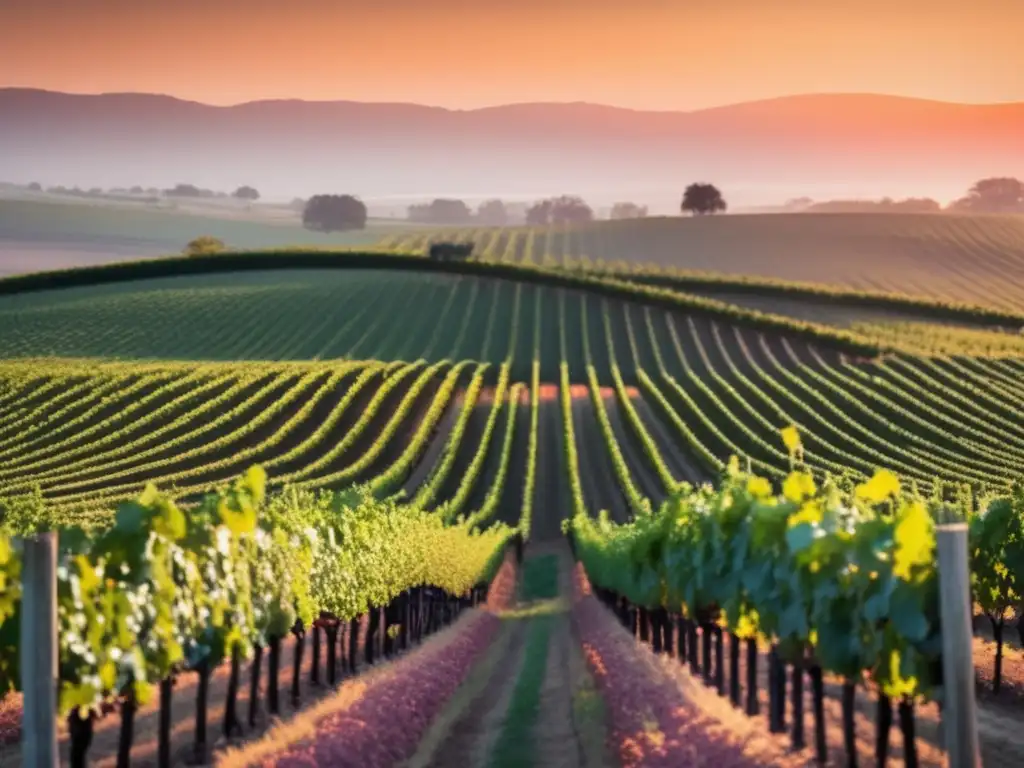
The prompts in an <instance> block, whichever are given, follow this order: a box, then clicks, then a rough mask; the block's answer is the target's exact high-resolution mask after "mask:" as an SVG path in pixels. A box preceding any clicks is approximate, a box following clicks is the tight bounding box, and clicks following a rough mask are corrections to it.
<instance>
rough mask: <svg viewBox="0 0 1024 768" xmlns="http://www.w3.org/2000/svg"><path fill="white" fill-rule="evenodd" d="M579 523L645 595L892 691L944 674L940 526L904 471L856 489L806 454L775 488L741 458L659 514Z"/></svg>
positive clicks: (615, 577)
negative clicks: (714, 482) (821, 472)
mask: <svg viewBox="0 0 1024 768" xmlns="http://www.w3.org/2000/svg"><path fill="white" fill-rule="evenodd" d="M792 437H793V433H790V432H787V439H788V441H789V442H791V441H792ZM790 448H791V455H793V456H797V455H798V451H799V445H798V443H797V445H796V446H795V447H794V446H792V445H791V446H790ZM571 530H572V533H573V535H574V537H575V540H576V545H577V552H578V553H579V555H580V559H581V560H582V562H583V563H584V565H585V567H586V569H587V573H588V575H589V576H590V578H591V580H592V581H593V582H594V583H595V584H597V585H598V586H601V587H604V588H607V589H611V590H614V591H615V592H618V593H619V594H622V595H624V596H625V597H627V598H628V599H629V600H630V601H632V602H634V603H636V604H638V605H645V606H648V607H656V606H665V607H668V608H669V609H670V610H673V611H683V612H685V613H686V614H687V615H689V616H691V617H695V618H697V619H699V620H702V621H704V620H720V621H722V622H723V623H724V624H725V625H726V626H728V628H729V630H730V631H733V632H736V634H738V635H739V636H741V637H754V636H761V637H763V638H765V639H766V640H768V641H770V642H772V643H777V644H778V645H779V646H780V649H781V650H782V652H783V653H784V654H785V655H787V656H789V657H791V658H801V657H802V656H803V655H804V654H805V653H809V654H813V656H814V657H815V658H816V660H817V662H818V663H820V664H821V666H822V667H823V668H824V669H825V670H827V671H829V672H832V673H834V674H837V675H841V676H843V677H845V678H847V679H857V678H859V677H860V676H861V675H862V674H864V673H867V674H869V675H870V676H871V677H872V678H873V679H874V681H875V682H876V683H877V684H879V685H880V686H881V687H882V688H883V690H884V691H885V692H886V693H887V695H890V696H899V695H917V694H928V693H929V692H930V691H931V690H932V687H933V685H934V684H935V681H934V679H933V670H934V669H935V668H936V666H935V662H936V661H937V659H938V658H939V654H940V652H941V638H940V635H939V614H938V602H937V601H938V581H937V570H936V561H935V533H934V525H933V522H932V516H931V514H930V511H929V508H928V503H927V502H926V501H925V500H924V499H922V498H921V497H920V496H918V495H917V494H916V493H914V492H912V491H911V492H907V491H905V490H904V489H902V488H901V487H900V484H899V481H898V480H897V478H896V477H895V476H894V475H892V474H891V473H888V472H884V471H883V472H879V473H877V474H876V475H875V476H874V477H873V478H871V479H870V480H868V481H867V482H865V483H862V484H860V485H857V486H856V487H855V488H853V489H852V490H848V491H844V490H843V489H841V488H840V486H839V484H838V483H836V482H834V481H832V480H830V479H826V480H825V481H824V482H823V483H821V484H820V485H819V484H817V483H816V482H815V480H814V478H813V477H812V476H811V475H810V474H809V473H807V472H806V471H804V470H803V469H802V468H799V466H798V468H797V469H794V470H793V471H792V472H791V473H790V474H789V475H788V476H787V477H786V479H785V481H784V482H783V493H782V495H780V496H776V495H774V494H773V490H772V484H771V482H770V481H769V480H768V479H767V478H763V477H758V476H756V475H753V474H750V473H748V472H742V471H740V468H739V462H738V461H737V460H736V459H733V460H732V462H730V465H729V467H728V468H727V470H726V473H725V475H724V477H723V480H722V484H721V486H720V487H719V488H718V489H717V490H714V489H711V488H710V487H704V488H701V489H698V490H694V489H692V488H691V487H690V486H688V485H685V484H684V485H683V486H682V487H681V488H680V489H679V490H678V491H677V492H675V493H673V494H672V495H670V497H669V498H668V499H667V500H666V501H665V502H664V504H662V506H661V508H660V509H659V510H657V511H656V512H655V513H653V514H652V515H648V516H640V517H638V518H636V519H635V520H634V521H632V522H631V523H629V524H626V525H614V524H612V523H611V522H609V520H608V519H607V518H606V517H602V518H601V519H599V520H594V519H592V518H590V517H587V516H586V515H576V516H575V517H574V518H573V520H572V523H571Z"/></svg>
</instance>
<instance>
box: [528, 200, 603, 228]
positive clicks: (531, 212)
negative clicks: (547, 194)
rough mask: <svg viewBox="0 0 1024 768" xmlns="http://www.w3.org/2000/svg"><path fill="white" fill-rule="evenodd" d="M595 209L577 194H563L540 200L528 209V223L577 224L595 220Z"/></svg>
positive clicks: (546, 224)
mask: <svg viewBox="0 0 1024 768" xmlns="http://www.w3.org/2000/svg"><path fill="white" fill-rule="evenodd" d="M593 219H594V211H593V210H592V209H591V207H590V206H589V205H587V204H586V203H585V202H584V201H583V198H581V197H577V196H575V195H561V196H560V197H552V198H548V199H547V200H539V201H538V202H536V203H534V204H533V205H532V206H530V207H529V208H528V209H527V211H526V223H527V224H529V225H530V226H534V227H546V226H548V225H549V224H576V223H581V222H585V221H593Z"/></svg>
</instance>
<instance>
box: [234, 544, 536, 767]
mask: <svg viewBox="0 0 1024 768" xmlns="http://www.w3.org/2000/svg"><path fill="white" fill-rule="evenodd" d="M515 578H516V577H515V566H514V563H513V562H512V561H511V560H507V561H506V562H505V564H504V565H503V566H502V568H501V569H500V570H499V572H498V575H497V576H496V577H495V580H494V583H493V584H492V587H491V589H490V592H489V594H488V600H487V603H486V605H485V606H484V607H483V609H482V610H479V611H475V612H473V613H471V614H469V615H467V616H465V617H464V618H463V619H462V620H460V621H458V622H457V623H456V624H454V625H453V626H452V627H450V628H449V629H448V630H445V631H442V632H439V633H438V634H437V635H435V636H434V637H433V638H431V639H429V640H428V641H426V642H425V643H424V645H423V646H421V647H420V648H417V649H416V650H414V651H412V652H411V653H409V654H407V655H405V656H402V657H401V658H399V659H397V660H396V661H394V662H392V663H390V664H387V665H386V666H383V667H381V668H379V669H378V670H374V671H373V672H371V673H369V674H367V675H365V676H362V677H357V678H354V679H352V680H351V681H349V682H347V683H346V684H344V685H342V686H341V688H340V689H339V691H338V693H337V694H336V695H335V696H334V697H332V698H331V699H328V700H326V701H324V702H323V703H322V705H321V706H318V707H314V709H312V710H311V711H310V712H309V713H307V714H306V715H305V716H300V718H297V720H298V722H294V723H285V724H282V726H280V727H279V728H277V729H275V730H272V731H271V732H270V733H269V734H268V735H267V737H266V738H265V739H264V740H262V741H260V742H257V743H256V744H253V745H251V746H249V747H246V748H243V749H241V750H236V751H233V752H229V753H227V754H225V755H224V756H223V757H222V759H221V760H220V761H219V762H218V765H220V766H222V767H223V768H232V767H234V766H242V765H262V766H281V767H282V768H286V767H295V766H323V765H330V766H340V767H342V768H343V767H344V766H353V767H355V766H359V767H360V768H377V767H378V766H379V767H380V768H384V767H385V766H393V765H397V764H400V763H401V762H403V761H405V760H407V759H408V758H409V757H410V756H411V755H412V754H413V753H414V752H415V750H416V747H417V745H418V744H419V741H420V739H421V738H422V736H423V734H424V733H425V732H426V730H427V728H428V727H429V725H430V723H431V721H432V720H433V719H434V717H436V715H437V713H438V712H440V711H441V709H442V707H443V706H444V704H445V702H447V701H448V699H449V698H450V697H451V695H452V694H453V693H454V692H455V690H456V689H457V688H458V687H459V685H461V683H462V681H463V680H464V679H465V677H466V675H467V674H468V673H469V671H470V669H471V668H472V666H473V664H474V663H475V662H476V661H477V659H478V658H479V657H480V656H481V655H482V654H483V653H484V652H485V651H486V649H487V648H488V647H489V646H490V644H491V642H492V641H493V640H494V638H495V636H496V635H497V633H498V630H499V628H500V625H501V619H499V618H498V616H497V615H496V612H497V611H498V610H501V609H502V608H503V607H505V606H506V605H508V603H509V600H510V599H511V597H512V594H513V592H514V588H515Z"/></svg>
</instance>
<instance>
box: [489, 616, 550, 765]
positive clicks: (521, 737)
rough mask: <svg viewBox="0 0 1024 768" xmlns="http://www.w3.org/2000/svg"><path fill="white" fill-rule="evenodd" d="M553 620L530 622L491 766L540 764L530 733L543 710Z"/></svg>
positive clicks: (548, 617)
mask: <svg viewBox="0 0 1024 768" xmlns="http://www.w3.org/2000/svg"><path fill="white" fill-rule="evenodd" d="M552 622H553V619H552V617H550V616H542V617H539V618H536V619H533V623H532V624H531V625H530V634H529V636H528V637H527V638H526V650H525V654H526V659H525V660H524V662H523V666H522V668H521V670H520V672H519V678H518V679H517V680H516V687H515V689H514V690H513V692H512V701H511V702H510V703H509V707H508V710H507V712H506V714H505V723H504V726H503V728H502V730H501V734H500V735H499V737H498V741H497V743H496V744H495V745H494V749H493V751H492V752H491V760H490V765H492V766H494V767H495V768H517V766H523V765H536V760H535V758H534V744H533V741H532V739H531V738H530V732H531V731H532V730H533V725H534V723H535V722H536V720H537V714H538V712H539V706H540V692H541V688H542V687H543V685H544V674H545V672H546V670H547V663H548V646H549V642H550V639H551V628H552Z"/></svg>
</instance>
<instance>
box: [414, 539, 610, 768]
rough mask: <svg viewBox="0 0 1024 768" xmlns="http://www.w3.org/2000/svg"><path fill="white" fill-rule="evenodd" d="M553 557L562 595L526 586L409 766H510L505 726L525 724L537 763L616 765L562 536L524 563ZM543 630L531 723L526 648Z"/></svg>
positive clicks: (574, 767)
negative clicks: (579, 635)
mask: <svg viewBox="0 0 1024 768" xmlns="http://www.w3.org/2000/svg"><path fill="white" fill-rule="evenodd" d="M550 555H554V556H555V557H556V558H557V560H556V562H557V568H558V577H557V580H558V595H557V597H555V598H553V599H537V600H525V599H524V598H523V596H522V586H523V585H522V584H520V590H519V592H518V594H519V599H518V600H517V602H516V603H515V605H513V606H512V608H510V609H509V610H508V611H506V612H505V613H504V614H503V615H502V618H503V620H504V621H505V623H506V626H505V627H504V628H503V630H502V634H501V636H500V637H499V639H498V641H497V642H496V643H495V644H494V646H493V647H492V648H491V650H490V651H489V652H488V654H487V656H486V657H485V658H484V659H483V660H481V661H480V662H479V663H478V664H477V666H476V668H474V670H473V671H472V672H471V673H470V676H469V678H468V679H467V680H466V682H465V683H464V684H463V685H462V687H461V688H460V689H459V690H458V691H457V692H456V694H455V696H453V697H452V700H451V701H450V702H449V703H448V705H447V706H446V708H445V710H444V711H443V712H442V713H441V715H440V716H439V717H438V718H437V719H436V721H435V722H434V724H433V725H432V726H431V729H430V731H429V732H428V733H427V735H426V736H425V737H424V739H423V742H422V743H421V745H420V749H419V750H418V752H417V754H416V755H415V756H414V757H413V759H412V760H410V761H409V763H407V768H485V766H492V765H505V764H507V763H508V755H507V754H505V753H501V752H500V749H501V746H500V744H499V742H500V741H502V738H503V735H504V737H505V740H506V741H507V738H508V734H507V733H506V729H510V728H516V727H522V726H523V723H524V722H526V723H527V724H528V734H527V735H526V738H524V739H522V741H523V742H529V744H530V745H531V747H530V749H531V750H532V755H531V760H530V764H531V766H551V767H552V768H556V767H557V768H584V767H585V766H586V767H587V768H589V767H590V766H593V768H603V767H604V766H608V765H611V764H612V763H611V761H610V760H609V759H608V756H607V753H606V751H605V747H604V741H605V734H606V731H605V728H604V722H603V719H602V718H603V709H602V708H601V707H600V706H595V699H596V697H597V694H596V689H595V687H594V684H593V680H592V679H590V676H589V673H588V672H587V670H586V665H585V664H584V662H583V658H582V653H581V651H580V646H579V643H578V641H577V639H576V637H575V635H574V633H573V631H572V628H571V624H570V620H569V613H568V611H569V602H568V595H569V594H571V591H570V590H571V581H570V579H571V577H572V571H571V558H570V557H569V553H568V550H567V548H566V547H565V545H564V543H563V542H559V541H555V542H551V543H550V544H541V545H533V546H531V548H530V550H529V552H528V553H527V561H526V563H525V564H524V565H525V566H526V567H527V568H528V567H529V560H530V559H531V558H539V557H544V556H550ZM525 569H526V568H524V570H525ZM542 623H546V627H543V628H542V626H541V624H542ZM537 633H543V634H544V635H546V638H547V640H546V642H547V648H546V650H547V654H546V661H545V664H544V667H543V682H542V683H541V684H540V689H539V692H538V698H537V702H536V708H535V709H530V708H528V709H529V714H528V715H527V716H526V717H527V720H526V721H523V720H522V719H519V720H518V721H517V720H516V718H517V717H519V718H521V717H522V716H523V715H522V710H523V704H524V701H525V700H526V699H527V698H528V697H529V695H530V694H529V689H530V687H531V686H530V684H529V680H528V679H527V678H528V677H529V675H528V670H527V667H528V665H529V664H530V658H531V657H530V654H529V653H527V649H528V647H531V646H530V642H531V639H535V637H536V634H537ZM534 652H536V648H535V647H534ZM533 662H534V663H537V659H536V658H535V659H533ZM516 709H518V710H519V711H518V713H517V712H514V710H516Z"/></svg>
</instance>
